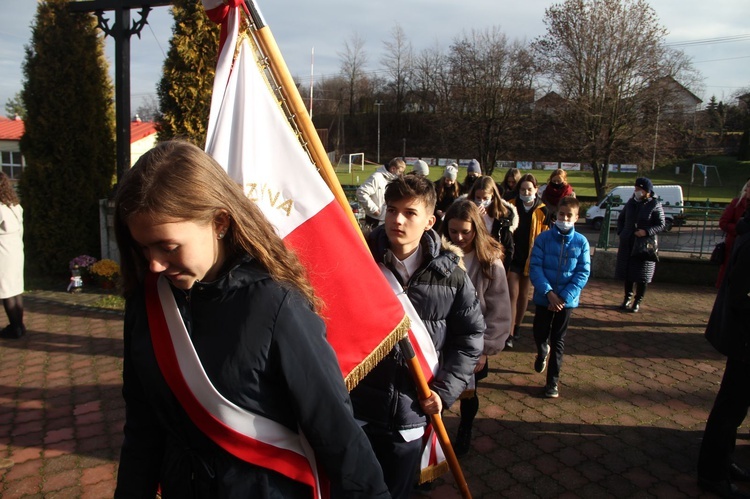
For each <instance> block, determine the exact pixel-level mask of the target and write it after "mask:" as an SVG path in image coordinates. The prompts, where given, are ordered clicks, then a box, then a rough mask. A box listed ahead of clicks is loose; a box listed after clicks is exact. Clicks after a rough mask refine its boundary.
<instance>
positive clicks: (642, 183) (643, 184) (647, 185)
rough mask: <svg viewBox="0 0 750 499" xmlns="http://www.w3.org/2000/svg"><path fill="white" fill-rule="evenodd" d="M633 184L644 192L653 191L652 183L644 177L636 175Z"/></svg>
mask: <svg viewBox="0 0 750 499" xmlns="http://www.w3.org/2000/svg"><path fill="white" fill-rule="evenodd" d="M635 186H636V187H640V188H641V189H643V190H644V191H646V192H650V193H651V194H653V193H654V183H653V182H651V180H649V179H647V178H646V177H638V178H637V179H635Z"/></svg>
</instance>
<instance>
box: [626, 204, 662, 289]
mask: <svg viewBox="0 0 750 499" xmlns="http://www.w3.org/2000/svg"><path fill="white" fill-rule="evenodd" d="M664 226H665V225H664V210H663V209H662V207H661V203H660V202H659V201H658V200H656V198H653V197H649V198H648V199H646V200H643V201H636V200H635V198H630V199H629V200H628V202H627V203H625V206H624V207H623V209H622V211H621V212H620V216H618V217H617V234H618V235H619V236H620V245H619V246H618V248H617V266H616V267H615V279H620V280H622V281H630V282H645V283H649V282H651V279H653V278H654V270H655V269H656V262H645V261H643V260H639V259H637V258H631V257H630V252H631V251H632V250H633V243H634V242H635V231H636V230H637V229H644V230H645V231H646V232H648V233H649V234H650V235H654V234H658V233H659V232H661V231H663V230H664Z"/></svg>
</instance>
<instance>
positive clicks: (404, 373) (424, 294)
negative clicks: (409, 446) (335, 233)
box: [351, 226, 485, 431]
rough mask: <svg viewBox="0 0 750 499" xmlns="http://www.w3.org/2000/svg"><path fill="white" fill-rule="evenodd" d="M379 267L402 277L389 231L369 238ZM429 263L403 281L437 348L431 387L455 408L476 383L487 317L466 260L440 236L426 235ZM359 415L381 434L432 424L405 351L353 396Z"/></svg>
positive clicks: (398, 352)
mask: <svg viewBox="0 0 750 499" xmlns="http://www.w3.org/2000/svg"><path fill="white" fill-rule="evenodd" d="M367 242H368V244H369V246H370V251H371V252H372V254H373V257H374V258H375V260H376V261H377V262H378V263H383V264H384V265H385V266H386V267H388V268H390V269H391V271H392V272H393V274H394V276H395V277H396V279H398V280H399V282H401V277H400V275H399V273H398V272H397V271H395V269H394V267H393V264H392V263H391V262H392V260H393V258H394V257H393V254H392V253H391V252H390V250H389V249H388V248H389V243H388V236H387V234H386V232H385V227H383V226H380V227H378V228H376V229H375V230H374V231H373V232H372V233H370V235H369V236H368V238H367ZM420 245H421V250H422V257H423V262H422V265H420V267H419V268H418V269H417V270H416V271H415V272H414V274H413V275H412V276H411V278H410V279H409V282H401V285H402V286H403V289H404V292H405V293H406V294H407V296H408V297H409V300H410V301H411V303H412V304H413V305H414V308H415V309H416V311H417V314H419V317H420V318H421V319H422V321H423V322H424V325H425V327H426V328H427V331H428V332H429V334H430V337H431V338H432V342H433V344H434V345H435V350H436V351H437V352H438V356H439V368H438V372H437V374H436V375H435V378H434V380H433V381H432V383H431V385H430V388H431V389H432V390H433V391H434V392H435V393H437V394H438V395H439V396H440V399H441V400H442V402H443V406H444V407H446V408H447V407H450V406H451V405H452V404H453V402H455V401H456V399H457V398H458V396H459V395H461V392H463V390H464V389H465V388H466V385H467V384H468V383H469V380H470V379H471V377H472V375H473V372H474V367H475V366H476V363H477V361H478V360H479V356H480V355H481V353H482V347H483V339H482V337H483V334H484V329H485V324H484V318H483V317H482V312H481V310H480V305H479V300H478V299H477V294H476V291H475V290H474V286H473V285H472V283H471V280H470V279H469V277H468V276H467V275H466V272H465V271H464V269H463V268H461V266H460V265H459V263H460V261H461V258H460V256H459V255H458V254H457V253H455V252H454V251H451V250H450V249H444V248H443V247H442V246H441V240H440V238H439V236H438V235H437V233H436V232H435V231H434V230H432V229H430V230H428V231H426V232H425V233H424V234H423V236H422V239H421V242H420ZM351 397H352V404H353V405H354V416H355V417H356V418H357V419H358V420H361V421H364V422H366V423H368V424H370V425H373V426H375V427H376V428H378V429H380V430H386V431H399V430H405V429H409V428H418V427H421V426H425V425H426V424H427V418H426V416H425V415H424V413H423V412H422V409H421V407H420V405H419V400H418V397H417V391H416V388H415V385H414V381H413V379H412V377H411V374H410V373H409V370H408V368H407V366H406V362H405V360H404V357H403V355H402V354H401V350H400V348H399V347H398V346H396V347H394V348H393V349H392V350H391V351H390V352H389V353H388V355H387V356H386V357H385V359H383V360H382V361H381V362H380V363H378V365H376V366H375V368H374V369H373V370H372V371H370V373H369V374H367V376H365V378H364V379H363V380H362V381H360V383H359V384H358V385H357V387H356V388H355V389H354V390H352V392H351Z"/></svg>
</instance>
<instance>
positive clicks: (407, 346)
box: [398, 337, 471, 499]
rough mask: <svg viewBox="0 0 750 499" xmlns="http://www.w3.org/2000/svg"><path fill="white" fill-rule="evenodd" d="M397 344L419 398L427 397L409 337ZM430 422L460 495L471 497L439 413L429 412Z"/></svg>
mask: <svg viewBox="0 0 750 499" xmlns="http://www.w3.org/2000/svg"><path fill="white" fill-rule="evenodd" d="M398 344H399V346H400V347H401V353H403V354H404V358H406V362H407V364H408V365H409V371H410V372H411V375H412V377H413V378H414V383H415V384H416V385H417V393H418V395H419V398H420V399H421V400H424V399H426V398H429V397H430V395H431V394H432V391H431V390H430V387H429V386H428V385H427V380H426V379H425V377H424V373H423V372H422V367H421V366H420V365H419V360H417V356H416V354H415V353H414V347H413V346H412V344H411V342H410V341H409V338H408V337H407V338H404V339H403V340H401V341H399V342H398ZM430 422H431V423H432V426H433V428H435V434H436V435H437V438H438V441H439V442H440V446H441V447H442V448H443V452H444V453H445V461H446V462H447V463H448V467H449V468H450V470H451V473H453V477H454V478H455V479H456V484H457V485H458V488H459V490H460V491H461V497H464V498H466V499H471V492H470V491H469V484H467V483H466V479H465V478H464V474H463V471H461V465H460V464H459V463H458V457H457V456H456V453H455V451H454V450H453V446H452V445H451V439H450V437H448V432H447V431H446V430H445V425H444V424H443V418H442V417H441V416H440V414H431V415H430Z"/></svg>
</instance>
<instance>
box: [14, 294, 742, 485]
mask: <svg viewBox="0 0 750 499" xmlns="http://www.w3.org/2000/svg"><path fill="white" fill-rule="evenodd" d="M715 294H716V293H715V289H714V288H712V287H708V286H705V287H701V286H681V285H670V284H654V285H652V286H651V287H650V289H649V293H648V296H647V298H646V301H645V304H644V306H643V308H642V312H641V313H638V314H626V313H623V312H620V311H618V310H616V305H618V304H619V303H620V301H621V297H622V291H621V284H620V283H619V282H616V281H610V280H594V281H592V282H590V283H589V285H588V286H587V287H586V289H585V290H584V294H583V297H582V305H581V307H580V308H579V309H577V310H576V311H575V312H574V313H573V318H572V320H571V327H570V330H569V334H568V338H567V345H566V352H565V360H564V364H563V370H562V375H561V384H560V398H558V399H554V400H551V399H545V398H543V397H541V387H542V385H543V384H544V375H543V374H537V373H536V372H534V370H533V362H534V355H535V350H534V347H533V340H532V339H531V329H530V323H531V314H532V311H533V307H530V310H529V312H527V316H526V318H525V324H524V327H523V328H522V331H521V333H522V336H521V339H520V340H519V341H517V342H516V348H515V349H513V350H511V351H506V352H502V353H500V354H499V355H497V356H495V357H493V358H491V359H490V375H489V377H488V378H487V379H486V380H484V382H483V383H482V384H480V387H479V397H480V404H481V405H480V412H479V415H478V417H477V420H476V423H475V426H474V438H473V441H472V448H471V450H470V452H469V454H467V455H466V456H465V457H463V458H461V465H462V469H463V472H464V474H465V476H466V479H467V482H468V484H469V487H470V489H471V492H472V495H473V497H475V498H495V497H498V498H500V497H508V498H525V497H529V498H535V497H538V498H553V497H554V498H557V497H562V498H577V497H581V498H604V497H615V498H620V497H622V498H625V497H637V498H641V497H643V498H646V497H659V498H662V497H663V498H673V497H703V496H705V497H709V496H708V495H702V494H701V491H700V489H698V488H697V486H696V483H695V474H694V468H695V462H696V458H697V452H698V447H699V445H700V439H701V435H702V431H703V427H704V424H705V420H706V417H707V416H708V412H709V410H710V408H711V404H712V402H713V399H714V396H715V395H716V391H717V390H718V384H719V382H720V380H721V375H722V372H723V367H724V359H723V358H722V357H721V356H720V355H719V354H718V353H716V352H715V351H713V350H712V348H711V347H710V345H708V343H706V341H705V340H704V338H703V331H704V329H705V325H706V320H707V318H708V315H709V311H710V309H711V306H712V304H713V300H714V297H715ZM96 302H97V300H96V297H91V296H88V295H84V296H82V297H73V296H70V295H65V294H64V293H41V292H37V293H30V294H29V295H27V297H26V300H25V304H26V324H27V327H28V334H27V335H26V336H25V337H24V338H22V339H21V340H15V341H13V340H0V460H1V459H3V458H8V459H11V460H12V461H13V462H14V464H13V466H12V467H9V468H6V469H0V496H1V497H3V498H5V499H9V498H27V497H28V498H31V497H35V498H36V497H39V498H42V497H44V498H68V497H70V498H73V497H75V498H78V497H82V498H103V497H112V494H113V491H114V484H115V477H116V471H117V459H118V454H119V446H120V443H121V438H122V433H121V432H122V424H123V419H124V404H123V402H122V399H121V395H120V386H121V369H122V362H121V352H122V316H121V314H120V313H117V312H111V311H105V310H102V309H99V308H97V306H96ZM445 422H446V426H447V428H448V430H449V433H450V434H451V435H454V433H455V429H456V426H457V413H456V412H455V411H454V410H452V411H449V412H447V413H446V414H445ZM747 434H748V430H747V428H743V429H741V437H742V438H741V439H740V440H738V448H737V452H736V457H737V460H738V461H739V462H740V463H741V464H744V465H746V466H750V445H748V443H749V442H750V441H749V440H747ZM745 490H746V491H748V492H750V487H746V488H745ZM431 496H432V497H433V498H435V499H440V498H454V497H459V493H458V489H457V488H456V486H455V482H454V480H453V478H452V477H451V476H445V477H443V478H441V479H439V480H438V481H437V482H436V486H435V488H434V490H433V491H432V492H431ZM415 497H416V496H415Z"/></svg>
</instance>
